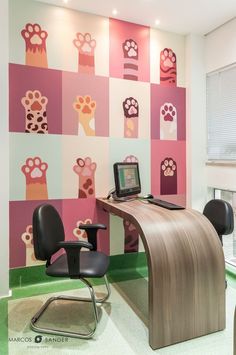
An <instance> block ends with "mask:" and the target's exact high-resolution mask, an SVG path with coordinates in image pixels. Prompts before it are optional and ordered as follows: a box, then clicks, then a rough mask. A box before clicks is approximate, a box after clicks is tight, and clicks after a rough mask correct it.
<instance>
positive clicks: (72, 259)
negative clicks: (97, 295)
mask: <svg viewBox="0 0 236 355" xmlns="http://www.w3.org/2000/svg"><path fill="white" fill-rule="evenodd" d="M58 246H60V247H61V248H64V249H65V251H66V256H67V264H68V272H69V276H70V278H71V279H79V278H80V251H81V248H87V249H90V250H92V249H93V246H92V244H91V243H88V242H83V241H80V240H78V241H61V242H59V243H58Z"/></svg>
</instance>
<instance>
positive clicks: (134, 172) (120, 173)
mask: <svg viewBox="0 0 236 355" xmlns="http://www.w3.org/2000/svg"><path fill="white" fill-rule="evenodd" d="M113 168H114V178H115V189H116V196H117V197H126V196H131V195H136V194H139V193H140V192H141V184H140V176H139V166H138V163H123V162H122V163H115V164H114V165H113Z"/></svg>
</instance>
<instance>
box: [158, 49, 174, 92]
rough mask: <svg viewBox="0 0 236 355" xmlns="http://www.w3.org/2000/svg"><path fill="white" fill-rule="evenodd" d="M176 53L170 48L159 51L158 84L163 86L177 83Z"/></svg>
mask: <svg viewBox="0 0 236 355" xmlns="http://www.w3.org/2000/svg"><path fill="white" fill-rule="evenodd" d="M176 76H177V71H176V55H175V53H174V52H173V51H172V49H170V48H165V49H163V51H161V53H160V84H161V85H163V86H176V85H177V78H176Z"/></svg>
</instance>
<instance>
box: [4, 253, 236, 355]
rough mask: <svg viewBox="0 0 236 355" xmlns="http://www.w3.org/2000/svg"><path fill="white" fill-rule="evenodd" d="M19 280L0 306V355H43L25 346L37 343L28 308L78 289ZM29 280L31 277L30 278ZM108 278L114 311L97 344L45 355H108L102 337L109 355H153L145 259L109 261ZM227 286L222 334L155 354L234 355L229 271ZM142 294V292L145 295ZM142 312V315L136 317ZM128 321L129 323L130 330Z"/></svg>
mask: <svg viewBox="0 0 236 355" xmlns="http://www.w3.org/2000/svg"><path fill="white" fill-rule="evenodd" d="M139 258H140V256H139ZM132 263H133V264H132ZM134 263H136V267H135V268H133V267H131V265H132V266H133V265H134ZM120 265H122V267H120ZM118 266H119V267H118ZM37 268H38V269H37V272H36V269H34V276H35V278H36V279H37V278H38V279H39V280H40V277H41V276H40V273H41V271H42V270H41V269H40V268H42V267H37ZM17 274H20V270H18V271H17V272H16V273H15V274H14V273H13V274H12V275H11V283H12V285H14V286H15V287H13V288H12V296H11V297H9V298H7V299H2V300H0V315H1V316H0V355H21V354H23V353H24V355H26V354H28V353H29V354H31V353H32V350H33V349H35V350H37V351H36V353H37V354H41V353H42V354H43V352H44V351H45V349H44V348H43V344H41V345H40V344H34V346H35V347H34V348H32V349H31V348H30V344H27V343H25V344H24V342H25V341H27V339H28V340H30V338H31V339H35V335H36V336H37V333H34V332H32V331H31V330H30V329H29V326H28V323H29V322H28V320H30V317H29V316H28V315H27V312H29V309H28V308H29V305H31V306H32V307H34V306H35V307H36V306H37V303H40V302H42V301H44V299H47V298H48V294H51V293H53V294H54V293H61V292H62V291H63V293H67V292H68V291H70V292H76V290H78V287H79V285H81V283H80V282H78V281H71V280H65V281H61V280H60V281H53V282H43V283H38V284H34V285H31V284H30V277H29V276H28V277H25V278H24V277H23V278H22V277H21V278H20V281H21V282H20V283H19V278H18V276H19V275H18V276H17ZM29 274H30V272H28V275H29ZM108 278H109V281H110V283H111V285H112V297H113V298H112V300H111V304H112V308H110V303H108V304H107V305H106V308H105V313H103V316H102V319H103V321H102V322H101V323H103V324H102V325H101V326H100V325H99V327H101V331H100V333H99V334H98V338H97V339H95V340H89V341H87V340H86V341H85V340H78V339H74V340H71V339H69V342H68V343H66V344H65V343H60V346H59V344H47V346H46V349H47V353H48V354H52V355H54V354H57V355H58V354H63V355H64V354H73V353H74V351H75V353H76V352H77V353H78V350H79V351H81V352H83V353H84V354H86V355H87V354H89V355H92V354H100V353H101V354H103V355H108V354H109V355H110V353H109V352H108V351H110V350H111V349H110V348H109V346H108V345H107V346H106V347H105V345H104V344H105V343H106V341H107V339H106V337H105V336H109V337H111V339H110V340H109V341H110V342H111V344H110V345H111V346H112V349H113V350H112V353H113V355H115V354H117V355H118V354H121V353H122V355H125V354H127V355H131V354H140V355H143V354H149V353H150V354H151V353H153V350H151V348H150V347H149V346H148V335H147V328H146V325H145V323H146V320H145V319H146V318H145V317H146V313H147V310H146V309H145V307H146V306H145V304H147V292H146V291H145V290H147V280H146V278H147V267H146V265H145V258H144V257H143V256H141V259H137V257H136V256H133V260H130V258H129V261H127V260H126V261H125V260H124V259H122V260H121V259H120V258H116V260H115V259H113V265H112V267H111V270H110V272H109V275H108ZM22 280H23V281H22ZM227 280H228V288H227V290H226V300H227V301H226V306H227V326H226V330H224V331H222V332H217V333H214V334H210V335H209V336H204V337H201V338H198V339H194V340H191V341H188V342H184V343H180V344H176V345H173V346H170V347H167V348H164V349H160V350H156V351H155V352H156V353H157V354H158V355H159V354H160V355H161V354H163V355H164V354H166V355H169V354H179V355H185V354H186V355H187V354H188V355H232V354H233V352H232V339H233V334H232V333H233V330H232V317H233V310H234V307H235V303H236V274H235V273H234V270H233V269H232V268H229V270H227ZM44 281H46V280H44ZM100 284H101V281H100V280H99V282H97V283H96V287H95V288H97V289H99V290H100V288H101V287H102V286H101V285H100ZM82 291H83V290H82ZM142 292H144V294H143V295H142ZM145 292H146V293H145ZM136 296H137V297H136ZM134 300H135V301H134ZM140 302H141V303H140ZM140 309H141V310H142V311H139V310H140ZM24 317H25V318H24ZM28 318H29V319H28ZM131 321H132V323H130V324H129V322H131ZM24 322H25V323H24ZM121 324H122V327H121ZM112 334H113V335H112ZM9 337H10V338H9ZM48 339H50V338H48ZM51 339H52V340H53V339H54V338H53V337H52V338H51ZM98 339H99V341H98ZM54 340H55V339H54ZM44 345H45V344H44ZM104 347H105V348H104ZM109 349H110V350H109ZM190 349H191V350H190Z"/></svg>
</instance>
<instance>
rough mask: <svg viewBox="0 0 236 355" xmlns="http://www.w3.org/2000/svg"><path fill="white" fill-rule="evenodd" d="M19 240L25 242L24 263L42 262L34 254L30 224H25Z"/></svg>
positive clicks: (29, 264)
mask: <svg viewBox="0 0 236 355" xmlns="http://www.w3.org/2000/svg"><path fill="white" fill-rule="evenodd" d="M21 240H22V241H23V242H24V244H25V255H26V259H25V265H26V266H33V265H39V264H42V263H44V262H43V261H41V260H37V259H36V258H35V255H34V246H33V227H32V225H31V224H29V225H28V226H26V229H25V232H24V233H22V235H21Z"/></svg>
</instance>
